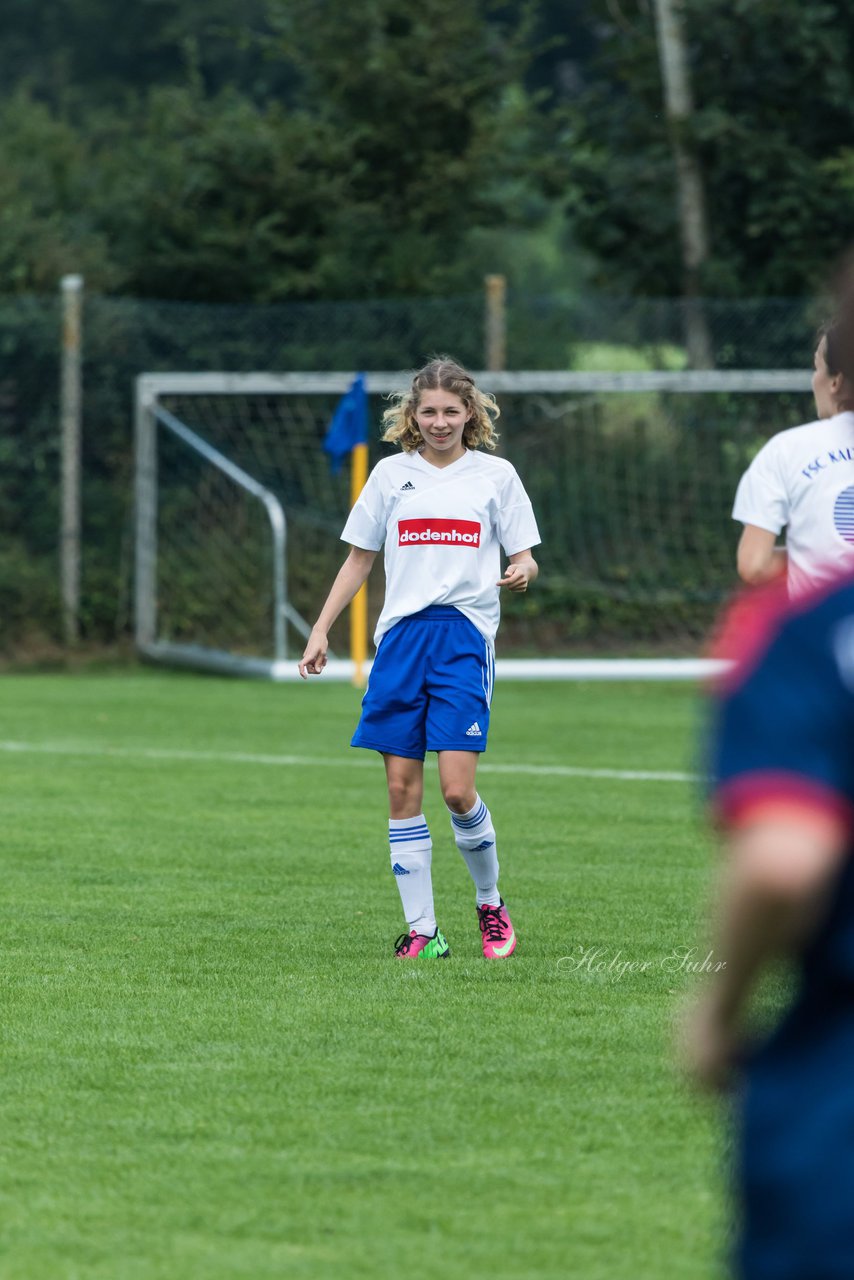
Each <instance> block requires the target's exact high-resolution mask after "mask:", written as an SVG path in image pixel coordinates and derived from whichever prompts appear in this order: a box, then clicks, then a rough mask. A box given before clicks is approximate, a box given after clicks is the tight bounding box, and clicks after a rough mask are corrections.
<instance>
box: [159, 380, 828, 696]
mask: <svg viewBox="0 0 854 1280" xmlns="http://www.w3.org/2000/svg"><path fill="white" fill-rule="evenodd" d="M354 376H355V374H353V373H281V374H272V373H144V374H142V375H140V376H139V377H138V378H137V379H136V393H135V411H134V434H135V480H134V495H135V539H134V540H135V557H134V558H135V585H134V636H135V643H136V648H137V651H138V652H139V653H140V655H141V656H143V657H145V658H147V659H149V660H151V661H154V662H160V663H164V664H166V665H170V666H186V667H191V668H194V669H199V670H211V671H218V672H221V673H223V674H230V675H244V676H257V677H261V678H265V679H271V680H277V681H280V680H297V679H299V675H298V672H297V669H296V660H295V658H294V657H289V655H288V647H287V626H288V624H290V625H291V626H292V627H293V628H294V629H295V630H296V631H297V632H299V634H300V635H303V636H307V635H308V631H309V627H308V623H307V622H306V621H305V619H303V618H301V617H300V616H299V614H298V613H297V612H296V611H295V610H294V609H293V607H292V605H291V604H290V602H289V600H288V595H287V577H286V571H285V551H286V538H287V519H286V514H285V511H284V510H283V508H282V505H281V503H280V501H279V499H278V498H277V497H276V495H275V494H273V493H271V492H270V491H269V490H268V489H266V488H265V487H264V486H263V485H261V484H259V483H258V482H257V481H256V480H255V479H254V478H253V477H252V476H250V475H248V474H247V473H246V472H245V471H243V470H242V469H241V468H240V467H237V466H236V465H235V464H234V463H233V462H231V461H230V459H228V458H226V457H224V456H223V455H222V454H221V453H219V451H218V450H216V449H214V448H213V447H212V446H211V445H210V444H208V442H207V441H205V440H203V439H202V438H201V437H200V436H198V435H197V434H196V433H195V432H193V431H191V430H190V428H189V427H187V426H186V424H184V423H181V422H180V421H179V420H178V419H177V418H175V417H174V415H172V414H170V413H169V411H168V410H166V409H164V407H163V405H162V404H161V403H160V400H161V398H162V397H164V396H170V395H171V396H175V395H182V396H194V395H199V396H212V395H223V396H227V395H242V396H251V395H260V396H276V395H343V394H344V393H345V392H346V391H347V390H348V388H349V387H350V385H351V383H352V381H353V378H354ZM473 376H474V378H475V380H476V381H477V382H479V383H480V384H481V385H486V386H488V387H489V389H490V391H493V392H497V393H501V392H517V393H518V392H522V393H524V392H540V393H545V392H552V393H554V392H558V393H560V392H568V393H573V392H640V391H673V392H689V393H690V392H697V393H702V392H715V391H720V392H726V391H752V392H777V393H779V392H808V391H809V390H810V385H811V374H810V372H808V371H806V370H800V369H797V370H793V369H744V370H735V369H734V370H716V369H692V370H682V371H663V370H649V371H642V372H621V373H604V372H603V373H585V372H578V371H573V372H563V371H549V370H532V371H518V372H496V371H489V372H479V373H475V374H474V375H473ZM365 377H366V384H367V387H368V390H369V391H370V392H371V393H372V394H380V395H383V394H388V393H390V392H393V391H397V390H399V389H400V387H402V386H406V385H408V383H409V381H410V380H411V377H412V373H411V371H408V370H404V371H396V372H378V373H377V372H375V373H368V374H366V375H365ZM161 427H162V428H165V429H166V430H168V431H170V432H172V433H173V434H174V435H176V436H178V437H179V438H180V439H182V440H183V442H184V444H185V445H186V446H187V447H188V448H190V449H192V450H193V451H194V452H196V453H198V454H200V455H201V456H202V457H204V458H205V459H206V460H207V461H208V462H209V463H211V464H212V465H213V466H215V467H217V468H218V469H219V470H220V471H222V472H224V473H225V474H226V475H228V476H229V478H230V479H231V480H232V481H233V482H234V483H235V484H236V485H238V486H239V487H241V488H242V489H244V490H245V491H246V492H247V493H249V494H250V495H251V496H252V497H254V498H256V499H257V500H258V501H259V502H261V503H262V504H263V506H264V507H265V509H266V511H267V515H268V518H269V521H270V529H271V539H272V547H273V564H274V569H273V574H274V582H273V596H274V619H273V635H272V636H271V653H272V657H270V658H262V657H257V658H252V657H244V656H241V655H237V654H232V653H227V652H224V651H222V650H216V649H208V648H205V647H203V646H200V645H191V644H178V643H173V642H167V641H165V640H163V639H161V638H159V637H158V631H157V433H158V430H159V429H160V428H161ZM723 665H725V664H723V663H720V662H715V661H711V660H709V659H699V658H655V659H653V658H608V659H598V658H595V659H586V658H557V659H549V658H532V659H524V660H523V659H512V658H511V659H508V658H504V659H502V658H499V659H498V661H497V662H496V676H497V677H498V678H504V679H513V680H635V679H637V680H696V679H702V678H706V677H709V676H712V675H714V674H715V673H716V672H717V671H718V670H719V669H720V668H721V667H722V666H723ZM369 669H370V664H367V670H369ZM324 676H325V678H326V679H327V680H342V681H351V680H352V679H353V678H354V665H353V663H352V662H349V661H343V660H336V659H334V658H330V662H329V664H328V666H327V668H326V671H325V673H324Z"/></svg>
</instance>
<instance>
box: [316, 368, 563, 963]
mask: <svg viewBox="0 0 854 1280" xmlns="http://www.w3.org/2000/svg"><path fill="white" fill-rule="evenodd" d="M498 414H499V410H498V406H497V405H496V403H495V401H494V400H493V398H492V397H491V396H489V395H486V394H485V393H484V392H482V391H480V390H479V389H478V388H477V387H476V386H475V383H474V380H473V379H472V377H471V375H470V374H468V373H466V371H465V370H464V369H462V368H460V366H459V365H458V364H455V363H454V362H453V361H452V360H448V359H441V360H434V361H432V362H431V363H430V364H428V365H425V367H424V368H423V369H421V370H420V371H419V372H418V373H417V374H416V375H415V377H414V378H413V380H412V385H411V387H410V388H409V389H408V390H407V391H404V392H401V393H400V394H399V395H397V396H394V397H393V398H392V404H391V407H390V408H389V409H387V410H386V412H385V413H384V415H383V421H384V423H385V433H384V435H383V439H384V440H387V441H391V442H394V443H396V444H399V445H400V447H401V450H402V452H401V453H399V454H396V455H394V456H393V457H389V458H384V459H383V460H382V461H381V462H380V463H378V464H377V466H376V467H375V468H374V470H373V471H372V472H371V475H370V477H369V478H368V482H367V484H366V485H365V488H364V490H363V492H362V495H361V497H360V498H359V500H358V502H357V503H356V504H355V506H354V507H353V510H352V511H351V513H350V517H349V519H348V520H347V523H346V525H345V527H344V530H343V532H342V534H341V537H342V540H343V541H344V542H348V543H350V546H351V550H350V554H349V555H348V557H347V559H346V560H345V562H344V564H343V566H342V568H341V570H340V571H339V573H338V576H337V578H336V579H335V582H334V584H333V586H332V590H331V591H330V593H329V596H328V598H327V600H326V603H325V604H324V606H323V609H322V610H321V612H320V616H319V618H318V620H317V622H316V623H315V626H314V628H313V630H312V633H311V636H310V637H309V641H308V644H307V645H306V648H305V653H304V654H303V657H302V661H301V662H300V664H299V671H300V675H301V676H302V677H303V678H304V679H305V678H306V677H307V676H309V675H319V674H320V673H321V671H322V670H323V668H324V667H325V666H326V654H327V649H328V638H327V637H328V631H329V628H330V627H331V626H332V624H333V622H334V621H335V619H336V618H337V617H338V615H339V614H340V613H341V611H342V610H343V609H344V608H345V607H346V605H348V604H349V603H350V601H351V600H352V599H353V596H354V595H355V594H356V592H357V591H358V589H359V587H360V586H361V585H362V583H363V582H364V581H365V580H366V578H367V577H368V574H369V573H370V571H371V568H372V566H373V563H374V560H375V558H376V555H377V552H378V551H379V549H380V547H382V546H383V545H384V546H385V572H386V596H385V603H384V605H383V610H382V613H381V614H380V618H379V621H378V623H377V629H376V632H375V634H374V642H375V644H376V646H377V654H376V658H375V660H374V665H373V668H372V671H371V678H370V682H369V684H368V689H367V691H366V693H365V697H364V699H363V701H362V715H361V719H360V721H359V725H358V728H357V729H356V732H355V734H354V736H353V740H352V745H353V746H359V747H366V748H369V749H372V750H375V751H378V752H380V753H381V755H382V757H383V760H384V762H385V770H386V779H387V782H388V796H389V813H390V817H389V849H390V852H391V867H392V871H393V873H394V876H395V880H396V882H397V886H398V889H399V891H400V897H401V903H402V905H403V913H404V916H405V918H406V924H407V928H406V932H405V933H403V934H402V935H401V936H400V937H399V938H398V939H397V942H396V943H395V954H396V955H397V956H398V957H399V958H401V959H415V958H418V959H434V958H442V957H445V956H447V955H449V954H450V951H449V947H448V944H447V941H446V940H445V938H444V937H443V935H442V933H441V931H440V930H439V928H438V925H437V923H436V915H435V910H434V906H433V889H432V882H431V875H430V864H431V856H432V840H431V837H430V831H429V828H428V826H427V822H426V819H425V817H424V813H423V797H424V756H425V752H427V751H436V752H437V753H438V762H439V781H440V784H441V788H442V795H443V797H444V800H445V804H446V805H447V807H448V810H449V811H450V818H451V828H452V831H453V834H454V838H455V840H456V843H457V847H458V848H459V850H460V853H461V854H462V856H463V858H464V859H465V862H466V865H467V866H468V869H469V871H470V873H471V877H472V879H473V881H474V883H475V888H476V909H477V920H478V925H479V929H480V934H481V940H482V946H483V954H484V956H485V957H486V958H487V959H504V958H506V957H507V956H509V955H511V954H512V952H513V950H514V949H515V946H516V935H515V932H514V929H513V926H512V924H511V922H510V917H509V915H508V913H507V908H506V907H505V905H504V902H503V900H502V898H501V895H500V893H499V891H498V858H497V856H496V837H495V830H494V827H493V824H492V816H491V814H490V812H489V810H488V808H487V807H486V805H485V804H484V803H483V801H482V800H481V798H480V796H479V795H478V792H477V787H476V781H475V774H476V769H477V761H478V756H479V754H480V752H482V751H483V750H484V749H485V747H486V738H487V732H488V729H489V709H490V702H491V699H492V685H493V674H494V655H493V643H494V640H495V632H496V630H497V627H498V618H499V603H498V596H499V589H500V588H501V587H507V588H508V590H510V591H514V592H520V591H526V590H527V589H528V584H529V583H531V582H533V581H534V579H535V578H536V576H537V565H536V563H535V561H534V559H533V557H532V555H531V548H532V547H534V546H536V545H537V544H538V543H539V541H540V537H539V533H538V531H537V525H536V521H535V519H534V514H533V511H532V509H531V503H530V500H529V498H528V496H527V494H526V493H525V490H524V489H523V487H522V484H521V481H520V480H519V477H518V476H517V474H516V472H515V471H514V469H513V467H512V466H511V465H510V463H509V462H505V461H504V459H502V458H494V457H490V456H489V454H487V453H483V452H480V450H479V447H478V446H483V447H484V448H486V449H489V450H492V449H494V448H495V444H496V440H497V435H496V432H495V428H494V419H495V418H497V417H498ZM502 548H503V549H504V552H505V553H506V555H507V557H508V559H509V564H508V566H507V569H506V571H505V572H504V573H503V574H502V571H501V549H502Z"/></svg>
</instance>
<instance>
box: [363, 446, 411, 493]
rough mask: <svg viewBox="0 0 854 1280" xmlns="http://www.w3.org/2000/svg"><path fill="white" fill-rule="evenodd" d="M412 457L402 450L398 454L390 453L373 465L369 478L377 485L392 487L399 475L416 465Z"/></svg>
mask: <svg viewBox="0 0 854 1280" xmlns="http://www.w3.org/2000/svg"><path fill="white" fill-rule="evenodd" d="M413 457H414V455H413V454H411V453H405V452H404V451H403V450H402V449H401V450H400V451H399V452H398V453H390V454H388V455H387V456H386V457H385V458H380V460H379V462H377V463H375V465H374V468H373V470H372V472H371V477H372V478H373V479H374V480H375V481H376V482H377V483H379V484H384V485H390V486H393V485H394V484H395V482H396V481H397V479H398V478H399V476H400V475H401V474H405V473H406V472H407V471H410V470H411V469H412V467H413V466H416V465H417V464H416V463H414V462H413Z"/></svg>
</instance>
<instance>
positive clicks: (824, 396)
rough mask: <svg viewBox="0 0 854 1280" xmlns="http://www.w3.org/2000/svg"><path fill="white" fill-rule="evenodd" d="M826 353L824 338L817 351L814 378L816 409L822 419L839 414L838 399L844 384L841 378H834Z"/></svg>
mask: <svg viewBox="0 0 854 1280" xmlns="http://www.w3.org/2000/svg"><path fill="white" fill-rule="evenodd" d="M826 352H827V339H826V338H822V340H821V342H820V343H819V344H818V346H817V347H816V349H815V372H814V373H813V376H812V393H813V397H814V399H815V409H816V413H817V414H818V416H819V417H820V418H832V417H833V415H834V414H835V413H838V412H839V408H838V399H839V392H840V387H841V383H842V378H841V376H840V375H839V374H837V375H836V376H833V375H832V374H831V372H830V370H829V369H828V367H827V355H826Z"/></svg>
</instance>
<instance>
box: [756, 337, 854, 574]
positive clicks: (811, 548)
mask: <svg viewBox="0 0 854 1280" xmlns="http://www.w3.org/2000/svg"><path fill="white" fill-rule="evenodd" d="M812 390H813V396H814V399H815V407H816V413H817V414H818V421H816V422H810V423H807V424H806V425H805V426H802V427H792V428H791V429H790V430H788V431H781V432H780V433H779V434H778V435H776V436H773V437H772V438H771V439H770V440H769V441H768V442H767V444H765V445H764V446H763V447H762V448H761V449H760V450H759V453H758V454H757V455H756V457H755V458H754V459H753V462H752V463H751V464H750V466H749V467H748V469H747V471H746V472H745V473H744V475H743V476H742V478H741V481H740V483H739V486H738V491H737V493H736V497H735V505H734V507H733V512H732V514H733V519H735V520H740V521H741V523H742V524H743V525H744V532H743V533H742V535H741V540H740V542H739V544H738V572H739V575H740V577H741V578H742V579H743V580H744V581H745V582H749V583H761V582H768V581H770V580H771V579H772V578H776V577H778V576H779V575H781V574H783V573H786V574H787V585H788V588H789V594H790V595H792V596H797V595H801V594H803V593H804V592H805V591H808V590H809V589H811V588H812V587H815V586H819V585H820V584H822V583H824V582H830V581H832V580H833V579H834V578H836V577H838V575H839V574H840V573H843V572H846V571H848V572H851V571H852V570H854V358H852V341H851V323H850V321H848V320H847V319H844V318H842V316H840V317H839V318H837V319H836V320H834V321H833V322H831V323H830V324H829V325H827V326H825V328H824V329H823V330H822V331H821V332H820V334H819V341H818V345H817V347H816V351H815V371H814V373H813V378H812ZM784 528H785V530H786V546H785V549H784V548H782V547H778V546H777V545H776V542H777V537H778V535H779V534H780V532H781V531H782V530H783V529H784Z"/></svg>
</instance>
